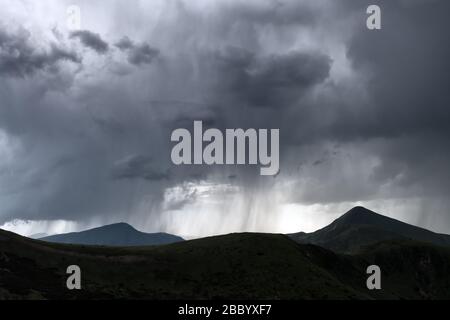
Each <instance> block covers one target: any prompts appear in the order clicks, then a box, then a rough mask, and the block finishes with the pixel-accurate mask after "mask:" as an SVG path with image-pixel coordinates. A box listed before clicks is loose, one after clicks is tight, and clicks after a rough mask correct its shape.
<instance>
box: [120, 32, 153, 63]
mask: <svg viewBox="0 0 450 320" xmlns="http://www.w3.org/2000/svg"><path fill="white" fill-rule="evenodd" d="M116 47H117V48H119V49H120V50H122V51H125V52H126V53H127V57H128V58H127V59H128V62H130V63H131V64H134V65H136V66H139V65H142V64H150V63H152V61H153V60H154V59H155V58H156V57H157V56H158V55H159V50H158V49H156V48H152V47H150V45H149V44H147V43H140V44H135V43H134V42H133V41H131V40H130V38H128V37H124V38H122V39H121V40H119V41H118V42H117V43H116Z"/></svg>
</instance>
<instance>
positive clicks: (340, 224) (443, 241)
mask: <svg viewBox="0 0 450 320" xmlns="http://www.w3.org/2000/svg"><path fill="white" fill-rule="evenodd" d="M288 236H289V237H291V238H292V239H293V240H295V241H297V242H299V243H311V244H315V245H318V246H322V247H325V248H327V249H330V250H333V251H337V252H343V253H351V252H357V251H359V250H361V249H362V248H363V247H364V246H367V245H371V244H374V243H377V242H380V241H385V240H393V239H404V240H408V239H410V240H416V241H421V242H428V243H432V244H435V245H440V246H450V235H446V234H441V233H435V232H432V231H430V230H427V229H424V228H421V227H417V226H414V225H411V224H408V223H405V222H402V221H400V220H396V219H393V218H390V217H387V216H384V215H381V214H379V213H376V212H374V211H371V210H369V209H366V208H364V207H361V206H358V207H354V208H352V209H350V210H349V211H347V212H346V213H345V214H343V215H342V216H340V217H339V218H337V219H336V220H334V221H333V222H332V223H331V224H329V225H327V226H325V227H324V228H322V229H319V230H317V231H315V232H311V233H304V232H298V233H293V234H289V235H288Z"/></svg>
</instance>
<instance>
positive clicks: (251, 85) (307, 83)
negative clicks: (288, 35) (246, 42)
mask: <svg viewBox="0 0 450 320" xmlns="http://www.w3.org/2000/svg"><path fill="white" fill-rule="evenodd" d="M331 63H332V61H331V59H330V58H329V57H328V56H326V55H324V54H322V53H320V52H288V53H286V54H282V55H275V54H274V55H267V56H259V55H258V54H256V53H252V52H248V51H246V50H244V49H241V48H228V49H227V50H226V51H225V52H224V53H220V54H219V55H218V56H217V66H218V68H219V73H220V76H221V77H220V80H219V86H223V88H219V90H220V89H225V90H226V91H225V92H224V93H225V95H227V96H230V97H234V98H235V99H236V101H234V103H238V104H242V103H245V104H247V105H249V106H251V107H271V108H281V107H284V106H286V105H291V106H292V105H295V104H296V103H298V99H299V98H300V97H302V95H304V94H305V93H306V92H307V91H308V90H309V89H310V88H311V87H313V86H314V85H317V84H319V83H322V82H323V81H325V80H326V79H327V77H328V75H329V72H330V68H331Z"/></svg>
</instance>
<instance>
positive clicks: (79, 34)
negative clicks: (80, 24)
mask: <svg viewBox="0 0 450 320" xmlns="http://www.w3.org/2000/svg"><path fill="white" fill-rule="evenodd" d="M70 38H71V39H74V38H77V39H79V40H80V41H81V43H82V44H83V45H84V46H86V47H88V48H90V49H92V50H94V51H96V52H97V53H99V54H105V53H107V52H108V50H109V45H108V43H107V42H106V41H104V40H103V39H102V38H101V36H100V35H99V34H98V33H94V32H92V31H89V30H79V31H73V32H72V33H71V34H70Z"/></svg>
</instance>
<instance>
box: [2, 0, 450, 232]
mask: <svg viewBox="0 0 450 320" xmlns="http://www.w3.org/2000/svg"><path fill="white" fill-rule="evenodd" d="M376 3H378V4H380V6H381V8H382V30H380V31H369V30H367V28H366V27H365V19H366V17H367V15H366V13H365V10H366V8H367V6H368V5H369V4H376ZM117 6H118V7H117V10H118V12H122V11H124V10H123V7H122V6H125V5H117ZM449 6H450V4H449V3H448V2H447V1H439V0H436V1H433V2H426V1H411V2H407V1H360V2H355V1H339V2H337V1H320V2H308V4H306V2H302V1H282V2H278V3H274V2H272V1H261V2H257V3H256V2H255V3H251V4H247V3H245V2H241V3H238V2H232V3H229V2H227V3H218V4H215V5H211V8H209V7H208V8H203V9H198V8H197V7H195V6H190V5H189V3H188V2H186V3H184V5H179V6H175V7H174V6H168V7H164V8H165V9H164V10H166V11H163V13H164V14H162V15H161V17H160V20H159V21H158V23H155V24H154V25H152V26H151V27H148V28H143V27H142V26H143V25H145V23H147V22H148V20H149V19H147V18H148V17H147V16H146V15H145V13H144V12H142V16H141V15H140V14H139V12H135V11H134V9H131V8H128V10H129V11H125V12H128V13H129V15H126V14H124V15H123V17H122V15H120V17H122V18H120V17H119V19H124V21H125V23H123V24H121V26H123V25H131V27H130V28H129V29H127V30H110V32H111V34H127V35H129V37H125V38H122V39H121V40H120V41H118V42H117V43H115V44H114V46H115V47H116V48H117V49H116V51H114V52H113V50H109V46H108V44H107V43H106V42H105V41H104V40H102V39H101V38H100V36H96V34H95V33H93V32H88V31H84V32H82V33H80V34H78V35H76V36H74V35H72V37H77V38H79V39H80V40H81V41H82V43H83V45H84V46H87V47H89V48H91V49H93V50H96V51H97V52H99V53H106V52H109V51H111V52H110V53H111V54H110V55H109V54H108V55H95V57H93V58H92V59H98V60H94V61H93V62H92V64H91V65H89V66H86V69H87V70H86V73H82V72H81V73H80V74H78V75H77V76H76V77H75V76H74V75H72V74H69V75H65V76H66V77H67V78H68V81H67V82H65V83H67V85H65V86H64V87H62V88H58V87H57V88H56V89H54V90H53V91H52V92H51V93H49V89H48V88H49V83H50V82H49V79H48V78H47V77H42V78H40V79H37V80H36V82H35V83H30V82H26V79H25V80H24V82H21V83H19V84H17V83H16V82H13V81H10V80H11V79H9V78H8V76H12V75H19V76H21V77H23V75H27V74H32V73H33V72H36V71H37V70H43V71H46V72H47V71H48V72H49V73H50V71H51V70H50V69H52V66H57V65H58V63H60V62H62V61H65V60H67V61H80V60H78V59H75V58H73V59H71V58H70V57H71V56H70V55H67V56H65V54H64V53H67V54H68V53H69V52H71V51H65V50H64V49H63V48H65V47H64V46H62V45H58V46H57V47H56V48H58V49H61V50H63V51H58V50H56V49H52V48H50V49H47V51H46V53H45V54H44V55H43V57H44V58H42V53H39V55H41V56H40V58H39V59H38V58H37V57H39V55H38V52H40V51H36V50H35V49H34V47H33V46H32V45H31V44H30V42H29V41H28V40H27V39H28V38H27V37H23V36H22V38H23V39H25V40H20V37H17V36H16V38H14V37H5V35H4V33H0V46H1V48H2V49H1V50H2V51H0V56H1V55H5V57H9V58H8V59H9V60H8V59H2V60H0V70H3V75H5V76H4V77H3V78H2V79H1V83H0V84H1V85H0V97H1V101H2V103H1V105H0V130H2V131H0V133H1V132H3V131H4V132H5V134H6V135H7V136H8V137H11V141H13V142H14V141H16V140H17V141H18V142H17V146H16V145H15V144H14V143H15V142H14V143H13V142H9V140H7V139H6V140H5V141H8V142H7V143H6V142H3V143H4V144H5V145H7V148H9V149H12V150H14V152H11V153H13V154H14V155H15V157H17V158H14V159H15V161H14V163H13V165H11V168H12V169H11V170H12V172H14V173H15V175H14V179H12V178H8V174H6V173H5V174H2V175H1V178H0V179H5V180H4V181H3V182H4V183H2V184H0V185H1V186H6V185H8V190H6V191H5V190H2V192H3V193H2V194H3V195H4V196H3V198H2V199H1V201H0V202H1V203H3V210H2V212H1V213H0V221H6V220H8V219H13V218H21V219H36V220H38V219H67V220H75V221H84V220H88V219H89V218H91V217H96V218H100V219H106V220H107V219H112V218H114V219H124V220H126V219H128V218H130V217H144V216H145V217H150V218H148V219H150V220H151V221H152V222H155V221H156V222H161V221H164V223H168V222H167V221H170V219H169V218H167V220H165V216H164V210H181V209H183V207H184V206H189V205H192V204H193V203H195V201H197V200H198V199H201V196H200V194H201V192H199V191H198V190H196V189H195V188H192V187H191V186H190V185H189V183H192V184H194V185H201V183H202V182H204V181H208V182H209V183H211V184H213V185H214V184H217V185H226V186H228V185H229V184H230V185H233V186H237V187H239V194H238V195H235V198H233V199H232V200H233V201H228V199H227V200H225V198H224V197H225V194H224V197H223V198H224V199H220V200H222V201H223V203H222V207H223V210H224V211H226V210H228V212H226V213H224V215H223V217H224V218H223V219H224V220H223V221H226V219H227V217H229V215H227V214H230V212H238V211H239V210H241V211H239V212H244V211H245V212H248V214H243V215H242V218H241V219H242V223H239V224H238V225H239V226H238V227H236V224H230V225H233V227H236V228H241V229H242V230H248V229H249V228H253V227H254V225H255V224H256V223H255V222H254V220H255V219H256V218H255V216H252V213H251V212H253V213H254V212H256V211H260V210H263V211H264V210H269V208H265V207H266V206H262V205H261V203H264V204H265V201H269V200H273V199H277V198H276V196H273V195H277V194H282V195H283V199H286V201H287V202H291V203H300V204H318V205H332V204H339V203H347V202H356V201H385V200H386V201H390V200H392V201H394V202H395V203H401V201H400V200H401V199H403V200H405V201H407V202H412V201H413V200H414V201H416V200H417V199H419V200H418V201H420V203H422V204H423V207H421V208H420V210H423V211H426V212H429V213H430V215H433V217H435V218H436V220H435V221H440V222H442V223H443V225H444V226H450V218H449V217H448V216H449V215H448V212H444V211H445V210H442V208H445V207H446V204H448V200H446V199H447V198H448V194H449V192H450V176H449V174H448V172H449V171H448V170H447V166H448V159H449V157H450V149H449V148H448V147H447V145H448V143H447V141H448V140H449V138H450V135H449V132H450V130H449V126H448V123H449V120H450V116H449V115H450V112H449V109H448V105H449V102H450V95H449V92H448V83H449V81H450V79H449V73H448V71H447V70H450V68H449V67H450V66H449V59H448V57H449V53H450V52H449V51H450V49H449V43H448V41H447V39H446V36H447V35H446V32H444V30H446V27H447V20H448V19H447V17H446V12H449ZM128 7H129V6H128ZM121 28H122V27H121ZM121 28H120V29H121ZM117 29H119V27H118V28H117ZM135 30H140V32H135ZM93 31H95V32H97V30H93ZM98 32H100V31H98ZM101 34H106V33H105V32H104V30H102V31H101ZM5 39H6V40H5ZM131 39H133V40H131ZM75 44H76V43H75ZM150 44H151V45H150ZM13 47H14V48H22V47H25V48H28V49H20V50H17V52H24V54H23V55H22V58H20V59H19V58H16V56H17V55H16V54H15V52H16V51H15V50H9V49H4V48H13ZM155 48H158V49H155ZM159 52H162V53H164V54H163V55H162V54H160V53H159ZM116 54H118V55H123V56H124V57H125V58H126V59H127V60H128V62H129V63H130V64H133V65H136V66H142V65H144V64H149V63H151V64H152V68H148V69H145V70H144V71H145V72H142V70H139V68H131V67H130V66H129V65H128V63H125V64H126V66H127V67H129V68H128V69H127V72H126V73H124V74H125V75H126V76H116V75H115V74H114V72H111V73H109V72H105V70H106V71H111V69H112V66H111V65H110V63H111V61H113V60H114V59H115V58H116V57H117V56H115V55H116ZM73 57H75V56H73ZM157 57H160V58H158V59H157ZM40 60H43V61H44V62H39V63H36V61H40ZM5 61H13V62H14V63H10V64H8V65H11V66H14V67H11V66H10V67H8V68H6V67H5V66H6V64H5ZM51 61H53V62H51ZM113 62H114V61H113ZM36 65H38V66H39V67H34V66H36ZM97 65H101V66H102V68H96V67H97ZM4 70H9V71H4ZM45 76H47V73H46V74H45ZM21 80H22V79H21ZM69 80H71V81H69ZM194 120H203V121H204V124H205V127H217V128H220V129H224V128H237V127H242V128H249V127H251V128H280V133H281V140H280V143H281V147H280V152H281V158H280V159H281V165H280V168H281V172H280V174H279V175H278V176H277V177H275V178H271V179H263V178H261V177H259V175H258V173H257V172H258V170H257V169H255V168H253V167H246V166H240V167H239V166H226V167H219V166H217V167H209V166H197V167H194V166H192V167H175V166H171V162H170V149H171V146H172V145H171V143H170V133H171V130H172V129H175V128H179V127H185V128H188V129H189V128H191V126H192V122H193V121H194ZM0 137H1V136H0ZM0 141H3V140H0ZM9 144H11V146H10V145H9ZM9 149H8V150H9ZM0 152H1V149H0ZM8 152H9V151H8ZM21 152H22V153H21ZM8 154H9V153H8ZM25 155H26V156H25ZM130 155H131V156H130ZM61 159H62V160H61ZM0 164H1V162H0ZM55 164H57V165H55ZM0 172H8V170H6V169H5V170H2V168H1V167H0ZM286 186H287V187H286ZM177 187H178V188H179V189H180V190H178V189H177V190H178V191H179V192H180V195H178V196H179V197H178V198H177V197H175V198H174V199H171V200H167V199H166V196H167V194H166V193H167V192H168V190H169V191H170V190H173V189H174V188H175V189H176V188H177ZM5 188H6V187H5ZM208 188H210V187H209V186H207V187H205V189H207V190H208ZM178 191H177V192H178ZM206 193H207V192H206ZM6 194H8V196H6ZM272 196H273V199H272ZM239 197H243V198H239ZM398 199H400V200H398ZM240 200H242V201H240ZM273 201H275V200H273ZM230 203H231V204H230ZM236 203H238V204H236ZM242 203H243V204H242ZM437 203H439V204H442V206H437V205H436V204H437ZM23 204H26V205H23ZM430 204H431V205H430ZM142 207H144V209H142ZM262 207H263V208H262ZM437 207H439V210H438V209H436V208H437ZM427 208H430V210H427ZM208 209H209V208H208ZM161 212H163V213H161ZM274 212H275V211H274ZM268 214H269V213H267V214H266V213H262V214H261V215H260V216H258V219H259V218H260V220H258V219H256V220H258V221H269V220H268V219H267V215H268ZM111 217H112V218H111ZM191 218H192V217H191ZM186 219H190V218H186ZM187 221H188V222H189V221H190V220H187ZM239 221H240V220H239ZM424 221H425V220H424ZM430 221H431V220H430ZM265 223H267V222H265ZM424 223H426V221H425V222H424ZM220 225H222V224H220ZM241 229H240V230H241ZM220 231H222V229H220Z"/></svg>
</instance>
